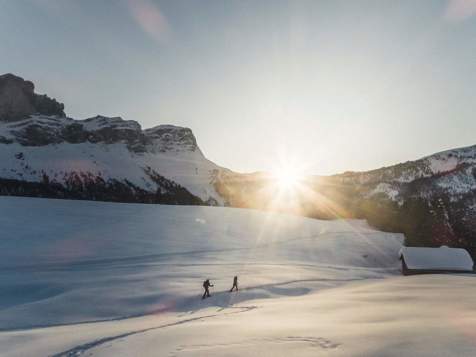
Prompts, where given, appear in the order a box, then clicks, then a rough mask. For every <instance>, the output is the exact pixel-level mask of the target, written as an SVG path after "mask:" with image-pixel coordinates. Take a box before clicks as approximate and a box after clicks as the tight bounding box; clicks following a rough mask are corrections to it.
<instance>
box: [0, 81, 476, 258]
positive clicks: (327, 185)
mask: <svg viewBox="0 0 476 357" xmlns="http://www.w3.org/2000/svg"><path fill="white" fill-rule="evenodd" d="M14 77H15V78H14V80H12V79H11V78H12V77H11V75H7V77H5V75H4V76H0V104H1V103H3V104H5V103H7V104H8V100H9V98H10V99H11V96H9V95H6V96H5V95H4V93H5V91H6V92H7V93H11V92H12V90H9V87H8V83H10V86H13V88H16V89H15V90H17V89H18V87H20V88H23V87H25V88H26V89H25V90H23V89H22V90H20V91H19V92H18V93H20V97H21V96H25V98H23V99H22V98H17V99H16V100H14V101H13V102H12V103H11V105H10V106H9V105H4V106H3V108H6V107H8V108H10V109H9V110H10V112H11V110H13V112H16V113H23V115H24V116H23V117H21V118H18V116H15V118H13V119H12V118H5V117H1V116H0V148H1V150H0V194H1V195H19V196H36V197H51V198H73V199H86V200H103V201H114V202H143V203H167V204H192V205H222V206H223V205H225V206H232V207H245V208H256V209H263V210H278V211H286V212H292V213H296V214H300V215H305V216H309V217H313V218H320V219H335V218H361V219H366V220H367V221H368V222H369V223H370V224H372V225H373V226H375V227H377V228H379V229H381V230H384V231H392V232H403V233H404V234H405V236H406V237H407V244H410V245H429V246H432V245H441V244H447V245H451V246H462V247H466V248H467V249H470V250H473V251H474V252H475V254H476V240H475V239H474V238H473V237H475V236H476V219H475V217H476V145H473V146H468V147H462V148H457V149H449V150H444V151H441V152H438V153H435V154H433V155H427V156H424V157H422V158H420V159H417V160H413V161H407V162H404V163H399V164H396V165H392V166H386V167H381V168H378V169H374V170H369V171H360V172H344V173H341V174H335V175H330V176H309V177H306V178H304V179H303V180H302V182H300V185H301V189H302V192H299V191H297V192H295V193H294V195H293V196H292V197H290V196H289V195H288V196H287V197H286V200H282V201H281V202H279V204H276V200H277V198H279V197H280V192H278V188H277V187H276V182H273V180H274V181H275V179H274V178H273V177H271V176H270V175H269V174H266V173H262V172H258V173H249V174H242V173H236V172H233V171H231V170H228V169H226V168H223V167H220V166H218V165H216V164H215V163H213V162H212V161H210V160H208V159H207V158H206V157H205V155H204V154H203V153H202V151H201V150H200V148H199V146H198V143H197V140H196V138H195V136H194V134H193V132H192V130H191V129H189V128H183V127H179V126H175V125H169V124H166V125H157V126H154V127H152V128H147V129H142V126H141V125H140V124H139V123H138V122H137V121H134V120H124V119H122V118H121V117H106V116H101V115H98V116H95V117H91V118H87V119H82V120H75V119H73V118H69V117H67V116H66V114H64V110H63V109H64V105H62V104H61V105H60V106H59V107H58V106H56V107H55V105H56V104H54V103H58V102H56V101H55V100H54V99H51V98H49V97H47V96H40V97H39V98H40V101H41V100H46V102H48V103H53V104H52V105H53V107H55V108H56V109H58V108H60V109H61V110H60V111H56V112H55V114H51V113H50V112H48V113H49V114H44V108H45V106H39V107H34V106H33V107H32V106H31V105H30V104H31V103H30V102H29V101H31V98H32V97H31V96H32V95H33V96H36V95H37V94H35V93H34V85H33V84H32V83H31V82H29V81H24V80H23V79H21V78H20V77H16V76H14ZM5 78H7V80H6V81H5ZM2 80H3V84H2V83H1V82H2ZM21 81H23V82H21ZM5 83H7V85H5ZM11 83H13V84H11ZM19 83H20V84H21V85H20V84H19ZM22 83H23V84H22ZM30 83H31V84H30ZM32 93H33V94H32ZM41 98H43V99H41ZM45 98H46V99H45ZM25 103H27V104H28V103H30V104H28V105H27V106H26V108H23V107H22V105H24V104H25ZM46 107H47V106H46ZM1 108H2V107H1V105H0V114H1ZM12 108H13V109H12ZM32 111H33V112H32ZM41 111H43V113H41ZM4 113H5V112H4ZM25 113H27V114H25ZM1 118H3V119H1Z"/></svg>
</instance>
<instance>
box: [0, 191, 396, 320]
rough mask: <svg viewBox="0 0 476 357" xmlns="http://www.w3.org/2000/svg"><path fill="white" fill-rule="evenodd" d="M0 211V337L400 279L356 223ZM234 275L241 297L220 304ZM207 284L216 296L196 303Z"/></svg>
mask: <svg viewBox="0 0 476 357" xmlns="http://www.w3.org/2000/svg"><path fill="white" fill-rule="evenodd" d="M0 211H1V212H2V215H0V226H1V227H2V229H1V232H0V237H1V239H0V329H11V328H20V327H28V326H38V325H54V324H64V323H78V322H84V321H96V320H105V319H117V318H122V317H127V316H133V315H142V314H146V313H154V312H156V313H162V312H167V311H175V312H184V311H192V310H197V309H200V308H203V307H206V306H210V305H214V306H221V307H224V306H228V305H229V304H230V303H238V302H240V301H245V300H249V299H254V298H268V297H279V296H283V295H302V294H306V293H308V292H309V291H311V289H312V290H319V289H323V288H326V287H330V286H336V285H340V284H343V283H344V282H348V281H357V280H361V279H367V278H381V277H385V276H388V275H393V274H398V266H399V264H398V252H399V250H400V248H401V245H402V241H403V236H402V235H401V234H392V233H383V232H379V231H376V230H374V229H372V228H370V227H369V226H368V225H367V224H366V223H365V222H364V221H356V220H339V221H319V220H314V219H309V218H304V217H298V216H292V215H285V214H278V213H269V212H262V211H255V210H245V209H236V208H225V207H203V206H199V207H189V206H169V205H144V204H121V203H105V202H91V201H70V200H51V199H39V198H21V197H0ZM234 275H239V284H240V287H241V288H242V290H243V291H242V292H240V294H239V295H228V293H226V291H227V290H228V289H229V288H230V287H231V286H230V284H231V282H232V278H233V276H234ZM206 278H210V279H212V281H213V283H214V285H215V287H214V288H213V289H212V294H214V295H216V296H215V297H214V298H213V299H210V300H206V301H205V302H202V300H201V299H200V296H201V292H202V291H201V290H202V287H201V284H202V281H203V280H204V279H206ZM301 281H305V282H306V285H305V286H301V284H300V282H301Z"/></svg>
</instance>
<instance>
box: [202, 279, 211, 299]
mask: <svg viewBox="0 0 476 357" xmlns="http://www.w3.org/2000/svg"><path fill="white" fill-rule="evenodd" d="M210 287H213V285H212V284H211V283H210V280H209V279H207V280H205V281H204V282H203V289H205V292H204V293H203V296H202V299H205V298H206V297H210V291H209V290H208V289H209V288H210Z"/></svg>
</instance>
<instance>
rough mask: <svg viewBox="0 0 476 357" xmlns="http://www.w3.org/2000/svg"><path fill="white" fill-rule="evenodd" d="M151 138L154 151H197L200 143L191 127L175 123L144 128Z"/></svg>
mask: <svg viewBox="0 0 476 357" xmlns="http://www.w3.org/2000/svg"><path fill="white" fill-rule="evenodd" d="M144 133H145V135H146V136H147V138H148V139H150V140H151V146H152V149H153V150H154V151H157V152H167V151H192V152H193V151H197V150H198V145H197V140H196V139H195V136H194V135H193V132H192V130H191V129H189V128H183V127H179V126H174V125H159V126H156V127H153V128H150V129H146V130H144Z"/></svg>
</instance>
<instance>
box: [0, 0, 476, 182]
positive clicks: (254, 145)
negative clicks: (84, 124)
mask: <svg viewBox="0 0 476 357" xmlns="http://www.w3.org/2000/svg"><path fill="white" fill-rule="evenodd" d="M6 72H13V73H15V74H17V75H20V76H22V77H24V78H26V79H30V80H32V81H33V82H35V83H36V87H37V91H38V92H40V93H48V94H49V95H50V96H53V97H56V98H57V99H58V100H60V101H62V102H64V103H65V105H66V112H67V114H68V115H69V116H71V117H74V118H77V119H81V118H86V117H90V116H93V115H96V114H102V115H108V116H121V117H123V118H124V119H133V120H137V121H138V122H140V123H141V125H142V126H143V127H144V128H147V127H152V126H155V125H158V124H175V125H181V126H187V127H190V128H192V130H193V131H194V133H195V135H196V137H197V140H198V143H199V146H200V147H201V149H202V151H203V152H204V153H205V155H206V156H207V157H208V158H209V159H211V160H213V161H215V162H216V163H218V164H220V165H223V166H225V167H228V168H231V169H233V170H236V171H256V170H270V169H272V168H273V167H274V166H275V163H276V161H277V160H283V158H284V160H289V161H291V162H294V163H296V164H297V165H302V164H304V165H305V169H306V171H307V172H309V173H315V174H330V173H337V172H341V171H345V170H366V169H372V168H377V167H380V166H384V165H390V164H394V163H397V162H401V161H407V160H411V159H416V158H419V157H421V156H424V155H427V154H431V153H434V152H437V151H441V150H444V149H448V148H453V147H459V146H466V145H472V144H476V0H418V1H415V0H402V1H390V0H388V1H387V0H385V1H378V0H374V1H358V0H352V1H351V0H348V1H339V0H328V1H318V0H315V1H313V0H310V1H305V0H301V1H280V0H273V1H266V0H255V1H247V0H237V1H232V0H221V1H218V0H217V1H206V0H202V1H188V0H185V1H181V0H169V1H155V0H118V1H97V0H81V1H79V0H77V1H72V0H0V73H6Z"/></svg>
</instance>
